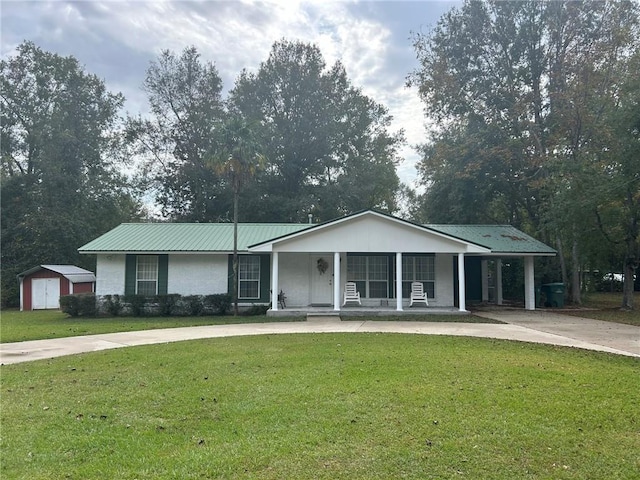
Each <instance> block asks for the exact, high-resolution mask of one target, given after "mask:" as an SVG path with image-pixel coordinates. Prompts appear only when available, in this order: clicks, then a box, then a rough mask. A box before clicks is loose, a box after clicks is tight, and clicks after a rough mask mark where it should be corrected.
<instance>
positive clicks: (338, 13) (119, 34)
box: [0, 0, 461, 187]
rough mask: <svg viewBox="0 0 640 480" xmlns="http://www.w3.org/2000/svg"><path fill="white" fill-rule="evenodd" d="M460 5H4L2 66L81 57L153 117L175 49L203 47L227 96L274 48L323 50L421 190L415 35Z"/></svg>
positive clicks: (424, 1)
mask: <svg viewBox="0 0 640 480" xmlns="http://www.w3.org/2000/svg"><path fill="white" fill-rule="evenodd" d="M460 4H461V2H460V1H435V0H433V1H432V0H421V1H417V0H416V1H391V0H387V1H371V0H370V1H358V0H352V1H346V0H345V1H320V0H314V1H296V0H280V1H250V0H232V1H221V0H189V1H173V0H171V1H164V0H163V1H158V0H154V1H138V0H136V1H124V0H109V1H95V0H91V1H89V0H85V1H62V0H48V1H47V0H32V1H25V0H22V1H14V0H3V1H2V3H1V4H0V16H1V25H0V26H1V29H0V30H1V36H0V39H1V40H0V48H1V51H0V55H1V56H2V58H3V59H4V58H7V57H9V56H13V55H15V51H16V50H15V49H16V47H17V46H18V45H19V44H20V43H22V42H23V41H24V40H29V41H33V42H34V43H35V44H36V45H37V46H39V47H40V48H42V49H43V50H46V51H49V52H54V53H57V54H60V55H63V56H68V55H73V56H74V57H76V58H77V59H78V61H79V62H80V64H81V65H83V66H84V68H85V70H86V71H87V72H88V73H93V74H96V75H97V76H98V77H100V78H101V79H103V80H104V82H105V84H106V86H107V88H108V90H109V91H111V92H114V93H115V92H120V93H122V94H123V95H124V96H125V98H126V103H125V111H126V113H128V114H131V115H137V114H142V115H145V114H147V112H148V105H147V101H146V95H145V93H144V92H143V91H142V82H143V80H144V77H145V73H146V70H147V68H148V67H149V65H150V62H152V61H154V60H156V59H157V57H158V54H159V53H160V52H161V51H163V50H166V49H169V50H172V51H174V52H176V53H180V52H182V50H183V49H185V48H186V47H190V46H195V47H196V48H197V49H198V51H199V52H200V54H201V59H202V60H203V61H205V62H209V61H210V62H213V63H214V64H215V66H216V68H217V70H218V72H219V74H220V76H221V77H222V80H223V88H224V91H225V92H226V91H228V90H230V89H231V88H233V85H234V82H235V79H236V78H237V77H238V75H239V73H240V72H241V71H242V70H243V69H246V70H248V71H250V72H255V71H257V69H258V68H259V66H260V63H261V62H264V61H265V60H266V59H267V57H268V55H269V52H270V50H271V47H272V45H273V44H274V42H276V41H278V40H282V39H287V40H290V41H303V42H305V43H312V44H315V45H317V46H318V47H319V48H320V50H321V52H322V54H323V57H324V59H325V62H326V63H327V65H332V64H333V63H334V62H336V61H337V60H340V61H341V62H342V63H343V65H344V66H345V69H346V71H347V75H348V78H349V79H350V81H351V82H352V84H353V85H354V86H356V87H358V88H361V89H362V91H363V93H364V94H365V95H367V96H369V97H370V98H372V99H373V100H375V101H376V102H378V103H381V104H383V105H385V106H386V107H387V108H388V109H389V113H390V114H391V115H392V116H393V117H394V120H393V123H392V125H391V130H392V131H397V130H399V129H404V131H405V136H406V138H407V146H406V147H405V148H403V149H402V150H401V152H400V155H401V157H402V158H403V161H402V162H401V163H400V165H399V166H398V170H397V171H398V176H399V177H400V180H401V181H403V182H405V183H407V184H409V185H410V186H412V187H416V186H417V185H416V183H415V181H416V178H417V176H416V175H417V172H416V169H415V164H416V162H417V160H418V159H419V156H418V154H417V152H416V151H415V149H414V148H413V146H414V145H416V144H419V143H422V142H424V141H425V139H426V133H425V127H424V126H425V117H424V114H423V105H422V103H421V101H420V100H419V98H418V95H417V90H416V89H415V88H407V87H406V86H405V83H406V77H407V75H408V74H409V73H410V72H411V71H413V70H414V69H415V68H416V67H417V66H418V63H417V60H416V57H415V51H414V49H413V46H412V41H411V37H412V33H418V32H422V33H426V32H428V31H429V29H430V28H432V27H434V26H435V25H436V23H437V21H438V19H439V18H440V16H441V15H442V14H444V13H446V12H447V11H448V10H450V9H451V8H453V7H457V6H460Z"/></svg>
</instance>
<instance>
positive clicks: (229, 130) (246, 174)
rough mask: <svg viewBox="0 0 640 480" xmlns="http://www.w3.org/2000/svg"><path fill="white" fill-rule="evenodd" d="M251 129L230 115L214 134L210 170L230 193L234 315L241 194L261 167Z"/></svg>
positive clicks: (254, 137) (238, 118)
mask: <svg viewBox="0 0 640 480" xmlns="http://www.w3.org/2000/svg"><path fill="white" fill-rule="evenodd" d="M260 149H261V147H260V145H259V144H258V143H257V141H256V134H255V132H254V129H252V127H251V126H250V125H249V124H248V123H247V122H246V121H245V120H244V119H242V118H240V117H239V116H232V117H231V118H230V119H229V120H227V121H226V122H225V123H224V124H223V125H222V126H221V127H220V128H219V129H218V131H217V132H216V143H215V147H214V151H213V152H212V158H211V162H212V167H213V169H214V170H215V171H217V172H219V173H220V174H222V175H223V178H224V179H225V180H226V181H227V182H228V183H229V186H230V187H231V190H232V191H233V312H234V315H238V214H239V210H240V205H239V203H240V193H241V192H242V189H243V188H244V186H245V185H246V183H247V181H249V180H250V179H251V178H252V177H253V176H254V175H255V174H256V172H258V171H259V170H260V169H261V168H262V167H263V166H264V163H265V162H264V156H263V155H262V154H261V153H260Z"/></svg>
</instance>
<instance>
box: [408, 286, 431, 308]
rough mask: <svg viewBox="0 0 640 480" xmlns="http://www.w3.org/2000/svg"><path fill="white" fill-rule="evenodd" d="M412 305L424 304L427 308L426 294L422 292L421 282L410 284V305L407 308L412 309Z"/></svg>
mask: <svg viewBox="0 0 640 480" xmlns="http://www.w3.org/2000/svg"><path fill="white" fill-rule="evenodd" d="M414 303H424V306H425V307H428V306H429V301H428V300H427V294H426V293H425V292H424V288H423V286H422V282H413V283H412V284H411V303H410V304H409V306H410V307H413V304H414Z"/></svg>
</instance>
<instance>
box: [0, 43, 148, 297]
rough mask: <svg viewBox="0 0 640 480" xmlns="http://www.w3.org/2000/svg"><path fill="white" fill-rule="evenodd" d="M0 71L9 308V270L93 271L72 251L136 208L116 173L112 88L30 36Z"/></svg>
mask: <svg viewBox="0 0 640 480" xmlns="http://www.w3.org/2000/svg"><path fill="white" fill-rule="evenodd" d="M0 72H1V73H0V82H1V89H0V101H1V106H2V113H1V115H2V125H1V127H0V134H1V142H0V144H1V146H0V148H1V152H2V164H1V171H0V174H1V177H0V180H1V188H2V207H1V208H2V213H1V217H2V303H3V304H4V305H7V304H12V305H15V304H16V303H17V298H18V297H17V289H16V285H17V283H16V278H15V275H16V274H17V273H19V272H20V271H22V270H26V269H27V268H30V267H32V266H34V265H37V264H42V263H76V264H84V265H85V266H87V267H90V268H93V266H92V265H91V262H92V260H91V259H89V258H86V257H83V258H81V257H80V256H79V255H78V253H77V248H78V247H80V246H81V245H82V244H83V243H85V242H87V241H89V240H91V239H92V238H95V237H96V236H98V235H100V234H102V233H104V232H105V231H106V230H108V229H109V228H112V227H113V226H115V225H117V224H118V223H120V222H121V221H125V220H129V219H130V218H132V216H135V215H137V214H138V213H139V205H138V204H137V202H136V201H135V200H134V198H133V197H132V196H131V195H130V191H129V187H128V185H127V182H126V181H125V179H124V178H123V177H122V176H121V175H120V174H119V167H120V165H119V163H118V161H117V160H118V158H119V156H118V154H119V152H120V151H121V150H120V149H121V146H122V143H121V138H119V137H118V134H117V132H118V130H117V128H118V121H119V118H118V112H119V110H120V108H121V107H122V103H123V97H122V96H121V95H120V94H112V93H110V92H108V91H107V90H106V88H105V85H104V83H103V82H102V81H101V80H100V79H98V78H97V77H96V76H95V75H92V74H89V73H86V72H85V71H84V70H83V69H82V67H81V66H80V65H79V64H78V61H77V60H76V59H75V58H73V57H61V56H59V55H56V54H53V53H49V52H45V51H43V50H41V49H40V48H39V47H37V46H36V45H35V44H33V43H32V42H24V43H23V44H21V45H20V46H19V47H18V48H17V54H16V55H15V56H13V57H10V58H8V59H7V60H2V61H1V62H0Z"/></svg>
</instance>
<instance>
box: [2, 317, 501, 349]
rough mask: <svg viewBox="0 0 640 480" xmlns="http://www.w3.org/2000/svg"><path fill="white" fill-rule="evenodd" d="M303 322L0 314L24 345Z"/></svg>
mask: <svg viewBox="0 0 640 480" xmlns="http://www.w3.org/2000/svg"><path fill="white" fill-rule="evenodd" d="M303 320H305V317H267V316H265V315H259V316H239V317H233V316H223V317H112V318H103V317H101V318H71V317H68V316H67V315H66V314H64V313H62V312H60V311H57V310H35V311H32V312H20V311H17V310H3V311H2V313H1V314H0V342H3V343H9V342H23V341H25V340H40V339H49V338H62V337H72V336H76V335H95V334H98V333H113V332H128V331H134V330H151V329H156V328H173V327H193V326H198V325H219V324H230V323H263V322H294V321H303ZM345 320H358V317H345ZM367 320H380V321H383V320H387V321H393V320H404V321H429V322H481V323H492V321H491V320H487V319H483V318H480V317H474V316H472V315H411V316H405V317H399V316H390V317H370V318H367ZM495 323H500V322H495Z"/></svg>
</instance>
